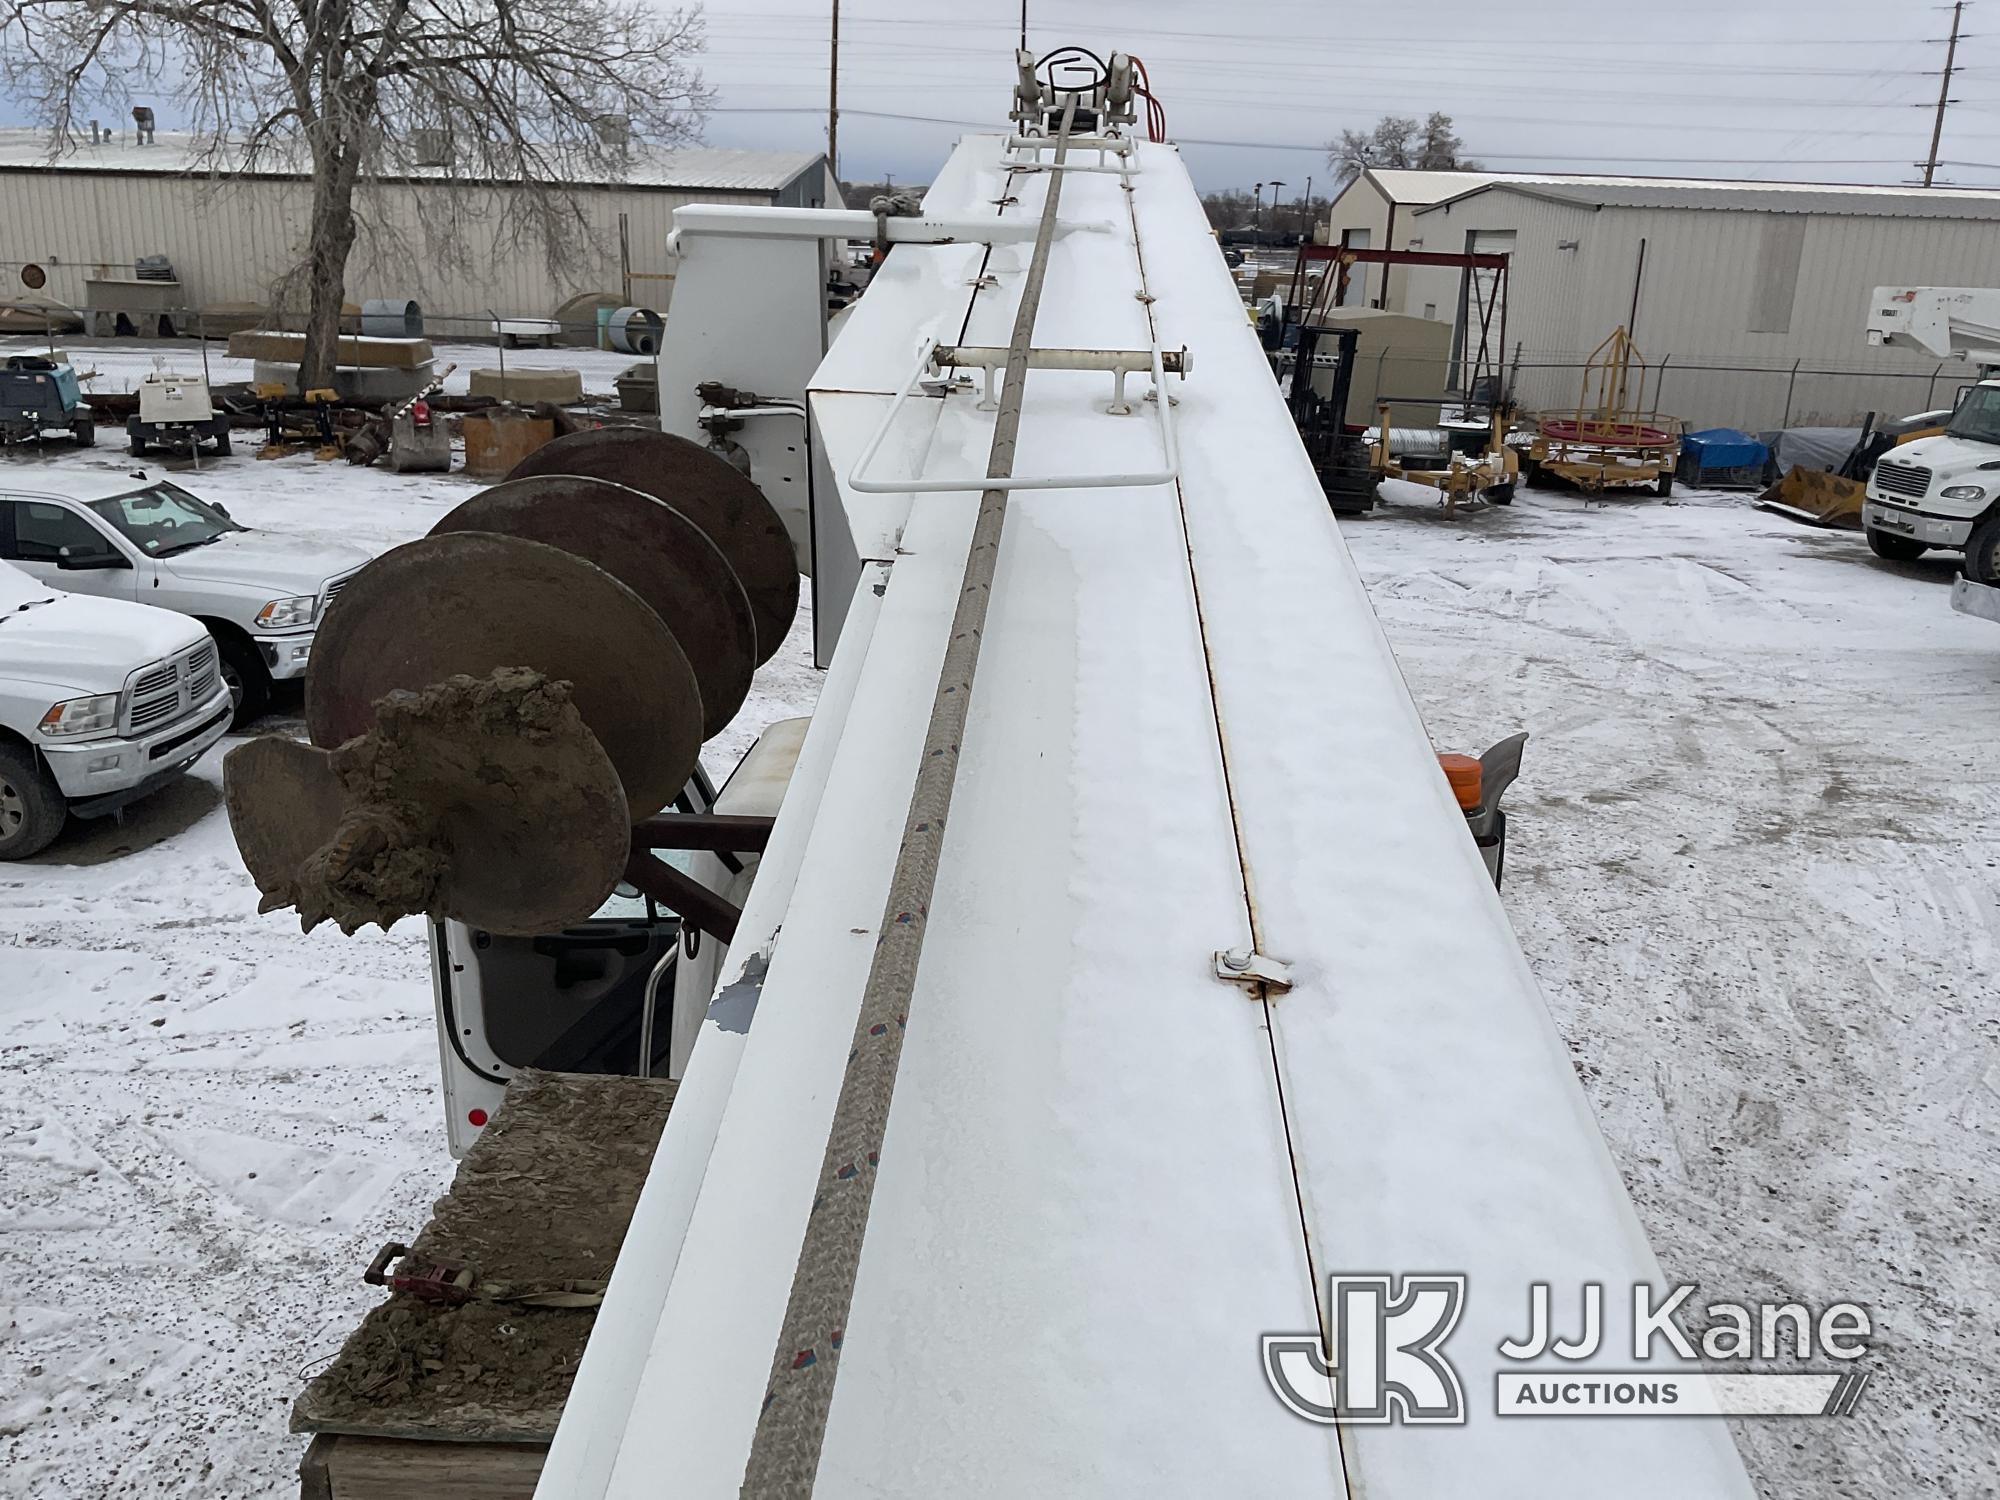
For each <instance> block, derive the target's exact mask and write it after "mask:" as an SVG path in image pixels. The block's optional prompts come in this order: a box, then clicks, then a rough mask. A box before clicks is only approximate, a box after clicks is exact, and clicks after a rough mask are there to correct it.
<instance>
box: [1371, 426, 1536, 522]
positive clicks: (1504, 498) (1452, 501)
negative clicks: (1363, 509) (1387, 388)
mask: <svg viewBox="0 0 2000 1500" xmlns="http://www.w3.org/2000/svg"><path fill="white" fill-rule="evenodd" d="M1511 419H1512V413H1511V411H1510V410H1509V408H1508V407H1507V406H1506V404H1505V403H1504V402H1502V403H1496V404H1495V405H1494V407H1493V410H1492V413H1491V416H1490V417H1489V419H1488V420H1489V426H1488V428H1487V435H1486V451H1485V452H1484V453H1482V454H1480V455H1479V457H1477V458H1467V457H1466V456H1465V455H1464V454H1460V453H1453V454H1450V455H1449V456H1448V458H1447V460H1446V463H1445V466H1444V467H1443V468H1441V469H1415V468H1407V467H1405V465H1404V463H1403V461H1402V460H1401V459H1399V458H1398V457H1396V455H1395V454H1394V453H1392V452H1390V449H1389V433H1390V430H1391V429H1390V427H1389V406H1388V403H1386V402H1384V403H1381V404H1380V405H1378V406H1377V407H1376V408H1375V448H1374V452H1373V462H1374V465H1375V472H1376V474H1377V475H1378V476H1379V477H1380V478H1382V479H1407V480H1409V481H1410V482H1411V483H1412V484H1427V485H1429V486H1430V487H1431V488H1432V489H1434V490H1436V491H1437V492H1438V498H1439V499H1440V500H1441V501H1443V503H1444V508H1445V514H1447V515H1452V514H1455V513H1456V512H1457V509H1458V507H1459V506H1460V505H1465V504H1470V503H1471V502H1472V501H1474V500H1485V501H1488V502H1489V503H1491V504H1494V505H1511V504H1513V502H1514V485H1515V482H1516V480H1517V478H1518V476H1519V474H1520V472H1521V461H1520V458H1519V457H1518V456H1517V455H1516V454H1515V452H1514V450H1513V449H1512V448H1510V447H1508V446H1507V427H1508V424H1509V422H1510V421H1511Z"/></svg>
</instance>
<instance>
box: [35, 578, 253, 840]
mask: <svg viewBox="0 0 2000 1500" xmlns="http://www.w3.org/2000/svg"><path fill="white" fill-rule="evenodd" d="M217 655H218V653H217V651H216V645H215V642H214V641H213V640H212V639H211V638H210V637H209V635H208V633H207V632H206V631H205V630H203V629H202V627H201V626H200V625H199V624H197V623H196V622H195V621H193V620H189V619H185V618H183V617H182V616H180V615H176V614H171V613H169V612H168V611H166V610H164V609H152V608H148V607H147V606H145V605H142V604H130V603H125V602H123V601H120V600H113V599H91V598H87V597H82V596H78V595H75V594H65V593H62V592H60V591H59V590H57V589H53V588H50V587H49V586H48V585H47V584H44V583H41V582H38V581H37V580H36V579H33V578H31V577H29V576H28V575H27V574H26V573H24V572H22V571H21V570H20V569H19V568H15V567H10V566H9V565H7V564H5V563H0V860H9V859H25V858H26V857H27V856H28V855H30V854H34V853H37V852H38V851H40V850H41V849H43V848H45V847H46V846H47V845H48V843H49V842H50V840H52V839H54V838H55V836H56V835H57V834H58V833H60V832H62V828H63V822H64V820H65V818H66V817H67V816H68V815H69V814H70V813H76V814H78V815H79V816H82V817H94V816H97V815H99V814H102V813H108V812H113V811H115V810H117V809H118V808H120V807H123V806H124V805H125V804H126V803H128V802H131V801H133V800H134V799H135V798H139V797H143V796H145V795H146V794H147V793H148V792H150V791H153V790H154V789H155V788H157V787H159V786H162V785H164V784H165V783H166V782H169V781H171V780H173V779H174V778H175V777H176V776H178V775H180V773H181V772H183V771H185V770H186V769H187V768H188V767H189V766H190V765H192V764H193V763H194V761H195V760H196V759H197V758H198V757H199V756H200V755H201V753H202V752H203V751H204V750H206V749H207V748H208V747H209V746H210V745H213V744H214V743H215V742H216V741H217V740H219V739H221V738H222V736H223V733H224V731H226V730H227V729H228V728H229V719H230V714H231V711H232V706H231V703H230V697H229V689H228V687H227V686H225V685H224V683H223V681H222V675H221V672H220V671H219V670H218V662H217Z"/></svg>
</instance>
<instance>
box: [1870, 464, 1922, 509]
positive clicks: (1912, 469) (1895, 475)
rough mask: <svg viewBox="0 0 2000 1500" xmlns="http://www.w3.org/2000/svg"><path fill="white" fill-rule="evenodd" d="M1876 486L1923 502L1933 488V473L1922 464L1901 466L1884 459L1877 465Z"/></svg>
mask: <svg viewBox="0 0 2000 1500" xmlns="http://www.w3.org/2000/svg"><path fill="white" fill-rule="evenodd" d="M1875 485H1876V488H1878V489H1882V490H1886V491H1888V492H1889V493H1890V494H1892V495H1902V496H1904V497H1906V498H1907V499H1911V500H1921V499H1923V498H1924V494H1925V492H1926V491H1928V490H1929V489H1930V487H1931V471H1930V470H1929V469H1926V468H1924V467H1923V466H1922V465H1920V464H1899V463H1893V462H1891V461H1889V460H1888V459H1884V460H1883V461H1882V462H1881V463H1878V464H1877V465H1875Z"/></svg>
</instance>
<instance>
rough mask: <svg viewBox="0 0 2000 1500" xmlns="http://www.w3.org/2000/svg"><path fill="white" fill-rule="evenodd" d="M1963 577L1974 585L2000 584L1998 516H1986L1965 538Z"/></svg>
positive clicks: (1999, 527) (1999, 516)
mask: <svg viewBox="0 0 2000 1500" xmlns="http://www.w3.org/2000/svg"><path fill="white" fill-rule="evenodd" d="M1965 576H1966V577H1967V578H1970V579H1971V580H1972V581H1973V582H1974V583H1984V584H1987V585H1993V584H2000V515H1991V516H1988V517H1987V518H1986V519H1985V520H1983V521H1981V522H1980V523H1979V524H1978V525H1977V526H1975V527H1973V528H1972V535H1971V536H1969V537H1967V538H1966V540H1965Z"/></svg>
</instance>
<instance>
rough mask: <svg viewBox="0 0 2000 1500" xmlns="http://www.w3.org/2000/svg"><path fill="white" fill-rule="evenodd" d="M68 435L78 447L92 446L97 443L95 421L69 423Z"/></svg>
mask: <svg viewBox="0 0 2000 1500" xmlns="http://www.w3.org/2000/svg"><path fill="white" fill-rule="evenodd" d="M69 435H70V437H72V438H73V439H75V441H76V445H77V447H79V448H93V447H95V446H96V445H97V424H96V423H95V422H72V423H70V428H69Z"/></svg>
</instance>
